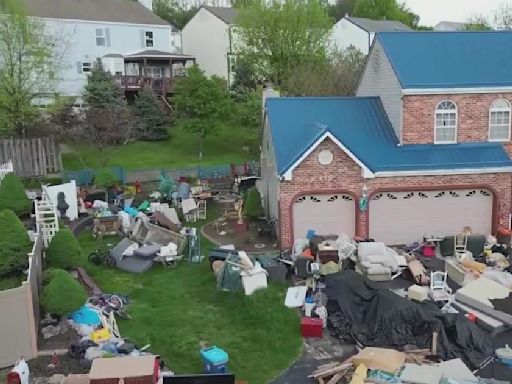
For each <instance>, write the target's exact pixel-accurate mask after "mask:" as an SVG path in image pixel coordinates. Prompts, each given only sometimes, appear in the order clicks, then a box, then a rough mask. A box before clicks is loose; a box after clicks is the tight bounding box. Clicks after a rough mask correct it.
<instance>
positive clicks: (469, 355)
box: [325, 270, 494, 369]
mask: <svg viewBox="0 0 512 384" xmlns="http://www.w3.org/2000/svg"><path fill="white" fill-rule="evenodd" d="M325 283H326V289H325V293H326V294H327V297H328V298H329V302H328V304H327V310H328V313H329V317H328V320H329V327H330V329H331V331H332V332H333V334H334V335H335V336H337V337H338V338H340V339H344V340H349V339H352V340H355V341H357V342H359V343H361V344H362V345H363V346H372V347H394V348H397V349H400V347H403V346H406V345H414V346H416V347H417V348H431V343H432V334H433V332H438V347H437V355H438V356H439V357H440V358H441V359H443V360H447V359H452V358H457V357H460V358H461V359H462V360H463V361H464V362H465V363H466V364H468V366H470V367H471V368H473V369H474V368H476V367H478V366H479V365H480V363H481V362H482V361H483V360H484V359H485V358H486V357H488V356H492V355H493V354H494V350H493V347H492V342H491V340H490V338H489V337H488V334H487V333H486V332H484V331H483V330H481V329H480V328H479V327H478V326H477V325H476V324H474V323H472V322H470V321H469V320H467V319H466V318H465V317H464V316H463V315H461V314H443V313H442V312H441V310H440V309H439V308H438V307H437V306H436V305H435V304H434V303H433V302H431V301H427V302H424V303H417V302H413V301H410V300H408V299H405V298H402V297H400V296H398V295H396V294H395V293H393V292H391V291H389V290H388V289H385V288H381V287H379V285H378V283H374V282H371V281H369V280H368V279H366V278H364V277H363V276H361V275H360V274H358V273H356V272H354V271H351V270H347V271H343V272H340V273H336V274H332V275H328V276H327V277H326V279H325Z"/></svg>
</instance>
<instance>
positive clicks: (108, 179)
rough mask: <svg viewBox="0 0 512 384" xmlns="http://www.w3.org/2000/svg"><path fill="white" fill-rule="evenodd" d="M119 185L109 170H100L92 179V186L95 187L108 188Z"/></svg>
mask: <svg viewBox="0 0 512 384" xmlns="http://www.w3.org/2000/svg"><path fill="white" fill-rule="evenodd" d="M118 183H119V179H118V178H117V176H116V175H115V173H114V172H112V171H111V170H110V169H106V168H104V169H100V170H99V171H98V173H96V176H95V177H94V185H96V186H97V187H103V188H108V187H112V186H113V185H116V184H118Z"/></svg>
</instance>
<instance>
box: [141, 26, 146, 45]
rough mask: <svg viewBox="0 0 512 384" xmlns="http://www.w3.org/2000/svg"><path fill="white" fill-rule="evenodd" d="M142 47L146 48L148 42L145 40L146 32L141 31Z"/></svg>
mask: <svg viewBox="0 0 512 384" xmlns="http://www.w3.org/2000/svg"><path fill="white" fill-rule="evenodd" d="M140 46H141V48H146V41H145V39H144V30H143V29H141V30H140Z"/></svg>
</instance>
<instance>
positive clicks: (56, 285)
mask: <svg viewBox="0 0 512 384" xmlns="http://www.w3.org/2000/svg"><path fill="white" fill-rule="evenodd" d="M86 299H87V294H86V292H85V289H84V288H83V287H82V286H81V285H80V283H79V282H78V281H76V280H75V279H74V278H73V277H72V276H71V275H70V274H69V273H68V272H66V271H62V270H55V271H54V272H53V278H52V279H51V281H50V283H49V284H48V286H47V287H46V288H44V290H43V295H42V297H41V305H42V307H43V309H44V310H45V311H46V312H48V313H51V314H53V315H59V316H65V315H69V314H70V313H71V312H73V311H76V310H77V309H78V308H80V307H81V306H82V305H84V303H85V300H86Z"/></svg>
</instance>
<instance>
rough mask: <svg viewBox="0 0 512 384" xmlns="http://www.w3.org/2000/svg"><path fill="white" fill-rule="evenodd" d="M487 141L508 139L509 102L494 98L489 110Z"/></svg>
mask: <svg viewBox="0 0 512 384" xmlns="http://www.w3.org/2000/svg"><path fill="white" fill-rule="evenodd" d="M489 141H510V103H509V101H508V100H505V99H497V100H494V101H493V102H492V104H491V109H490V110H489Z"/></svg>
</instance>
